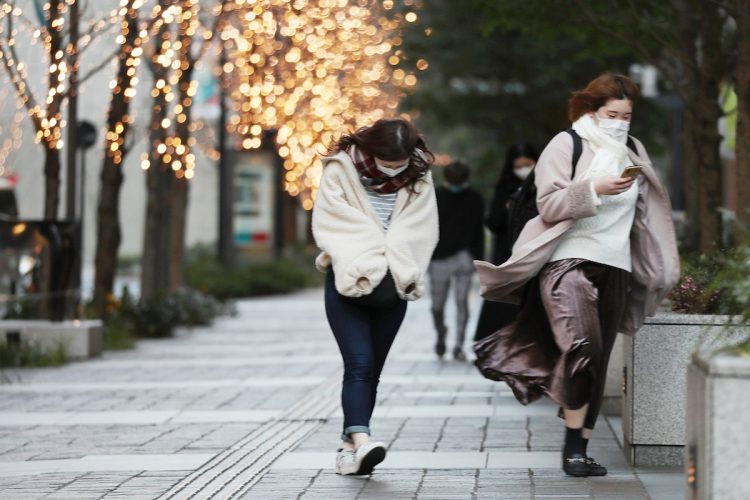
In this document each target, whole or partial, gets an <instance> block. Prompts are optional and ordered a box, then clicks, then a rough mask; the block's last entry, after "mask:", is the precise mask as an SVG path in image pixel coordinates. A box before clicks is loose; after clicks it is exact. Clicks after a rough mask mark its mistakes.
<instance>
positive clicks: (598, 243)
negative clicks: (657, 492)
mask: <svg viewBox="0 0 750 500" xmlns="http://www.w3.org/2000/svg"><path fill="white" fill-rule="evenodd" d="M638 94H639V91H638V86H637V85H636V84H635V83H634V82H633V81H632V80H631V79H630V78H628V77H626V76H622V75H613V74H603V75H601V76H599V77H598V78H596V79H594V80H592V81H591V82H589V84H588V85H587V86H586V88H584V89H583V90H580V91H577V92H574V93H573V95H572V97H571V98H570V101H569V103H568V111H569V116H570V120H571V122H573V131H574V132H575V134H571V133H566V132H561V133H560V134H558V135H557V136H555V137H554V138H553V139H552V140H551V141H550V143H549V144H548V145H547V147H546V148H545V149H544V151H543V152H542V155H541V156H540V157H539V162H538V164H537V166H536V169H535V172H534V177H535V184H536V205H537V208H538V210H539V215H538V216H536V217H535V218H533V219H531V220H529V221H528V222H527V223H526V225H525V227H524V228H523V231H522V232H521V234H520V236H519V237H518V241H517V242H516V244H515V245H514V247H513V255H512V256H511V258H510V259H508V260H507V261H506V262H505V263H504V264H502V265H500V266H494V265H492V264H490V263H487V262H477V263H475V264H476V266H477V270H478V271H479V279H480V282H481V285H482V288H481V292H482V295H483V296H484V297H485V298H486V299H488V300H505V301H508V300H516V301H517V300H519V299H521V297H523V305H522V308H521V311H520V313H519V315H518V317H517V319H516V321H514V322H513V323H511V324H510V325H508V326H507V327H506V328H503V329H502V330H500V331H498V332H496V333H495V334H493V335H491V336H490V337H488V338H486V339H485V340H482V341H481V342H479V343H477V344H476V345H475V352H476V353H477V367H478V368H479V369H480V371H481V372H482V373H483V374H484V375H485V376H487V377H489V378H492V379H493V380H504V381H506V382H507V383H508V385H509V386H510V387H511V388H512V390H513V393H514V395H515V396H516V398H517V399H518V400H519V401H520V402H521V403H523V404H528V403H529V402H531V401H533V400H535V399H537V398H538V397H540V396H541V395H546V396H548V397H549V398H550V399H552V400H553V401H555V402H556V403H557V404H559V405H560V406H561V408H562V412H561V413H562V414H563V416H564V418H565V444H564V447H563V452H562V468H563V470H564V471H565V473H566V474H568V475H571V476H603V475H605V474H606V473H607V469H606V468H605V467H603V466H601V465H600V464H599V463H598V462H596V460H594V459H593V458H591V457H590V456H589V455H588V442H589V439H590V437H591V433H592V430H593V429H594V424H595V423H596V420H597V416H598V414H599V409H600V407H601V403H602V395H603V392H604V384H605V380H606V375H607V364H608V363H609V357H610V353H611V351H612V345H613V344H614V341H615V337H616V335H617V333H618V332H620V333H623V334H626V335H634V334H635V333H636V332H637V330H638V329H639V328H640V327H641V325H642V324H643V322H644V320H645V318H646V316H653V315H654V313H655V312H656V310H657V308H658V307H659V305H660V304H661V302H662V300H663V299H664V297H665V296H666V295H667V294H668V293H669V291H670V289H671V288H672V287H673V286H674V285H675V283H676V282H677V279H678V278H679V275H680V259H679V255H678V253H677V238H676V236H675V230H674V224H673V221H672V209H671V204H670V202H669V196H668V194H667V192H666V191H665V189H664V188H663V186H662V185H661V183H660V181H659V178H658V176H657V174H656V172H655V171H654V168H653V167H652V166H651V161H650V160H649V157H648V154H647V153H646V149H645V148H644V147H643V144H641V143H640V141H638V140H636V139H635V138H633V137H630V136H629V135H628V132H629V129H630V121H631V117H632V114H633V105H634V103H635V101H636V99H637V98H638ZM576 137H577V138H579V139H580V141H581V142H580V143H579V144H580V145H581V147H582V154H581V156H580V159H579V161H578V162H577V165H576V167H577V168H575V169H574V168H573V165H571V159H572V158H573V151H574V150H575V149H577V148H576ZM628 144H630V145H631V146H628ZM527 284H529V286H526V285H527Z"/></svg>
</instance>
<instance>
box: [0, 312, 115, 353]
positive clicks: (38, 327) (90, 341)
mask: <svg viewBox="0 0 750 500" xmlns="http://www.w3.org/2000/svg"><path fill="white" fill-rule="evenodd" d="M5 342H9V343H10V342H30V343H34V344H36V345H38V346H40V347H41V348H42V349H44V350H48V351H49V350H54V349H56V348H57V347H58V346H60V345H62V346H64V347H65V352H66V354H67V356H68V359H86V358H91V357H94V356H99V355H100V354H101V353H102V350H103V347H104V328H103V327H102V322H101V320H98V319H97V320H87V321H60V322H54V321H45V320H20V319H19V320H2V321H0V343H5Z"/></svg>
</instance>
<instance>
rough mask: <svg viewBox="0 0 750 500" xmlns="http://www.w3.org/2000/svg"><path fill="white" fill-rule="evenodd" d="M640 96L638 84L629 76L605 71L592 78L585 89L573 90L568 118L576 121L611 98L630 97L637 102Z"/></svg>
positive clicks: (633, 101) (632, 101)
mask: <svg viewBox="0 0 750 500" xmlns="http://www.w3.org/2000/svg"><path fill="white" fill-rule="evenodd" d="M639 96H640V91H639V90H638V85H636V83H635V82H634V81H633V80H631V79H630V78H628V77H627V76H624V75H614V74H612V73H604V74H603V75H599V76H598V77H596V78H595V79H593V80H591V81H590V82H589V84H588V85H586V88H584V89H583V90H579V91H577V92H573V95H572V96H571V97H570V100H569V101H568V118H570V121H571V122H574V121H576V120H577V119H579V118H580V117H581V116H583V115H585V114H586V113H591V112H594V111H596V110H597V109H599V108H601V107H602V106H604V105H605V104H607V101H609V100H610V99H630V102H631V103H635V101H636V99H638V97H639Z"/></svg>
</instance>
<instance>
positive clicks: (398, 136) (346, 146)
mask: <svg viewBox="0 0 750 500" xmlns="http://www.w3.org/2000/svg"><path fill="white" fill-rule="evenodd" d="M433 161H434V156H433V155H432V153H430V151H429V150H428V149H427V145H426V144H425V141H424V139H423V138H422V137H421V136H420V134H419V132H418V131H417V129H416V127H415V126H414V125H413V124H412V123H411V122H409V121H407V120H404V119H400V118H395V119H382V120H378V121H376V122H375V123H374V124H372V125H371V126H369V127H364V128H361V129H359V130H357V131H356V132H354V133H352V134H348V135H344V136H342V137H341V138H340V139H339V140H338V141H337V142H336V143H335V144H334V145H333V146H332V147H331V148H330V150H329V152H328V156H326V157H325V158H323V176H322V178H321V180H320V188H319V191H318V194H317V198H316V201H315V206H314V208H313V214H312V231H313V236H314V238H315V242H316V244H317V245H318V247H319V248H320V250H321V253H320V254H319V255H318V257H317V259H316V262H315V263H316V267H317V268H318V269H319V270H321V271H323V272H325V273H326V283H325V308H326V316H327V318H328V323H329V325H330V326H331V330H332V331H333V335H334V337H335V338H336V342H337V344H338V347H339V350H340V352H341V357H342V358H343V362H344V380H343V387H342V393H341V403H342V407H343V413H344V426H343V433H342V443H341V445H340V447H339V449H338V453H337V456H336V472H337V473H338V474H357V475H364V474H370V473H371V472H372V470H373V468H374V467H375V466H376V465H377V464H378V463H380V462H382V461H383V460H384V459H385V455H386V448H385V445H384V444H383V443H380V442H373V441H371V440H370V418H371V417H372V412H373V409H374V406H375V401H376V394H377V387H378V382H379V380H380V373H381V372H382V370H383V366H384V364H385V361H386V357H387V356H388V351H389V350H390V348H391V344H392V343H393V341H394V339H395V337H396V334H397V333H398V330H399V328H400V326H401V322H402V321H403V319H404V315H405V314H406V304H407V301H411V300H416V299H418V298H420V297H421V296H422V294H423V292H424V286H425V274H426V272H427V267H428V265H429V263H430V257H431V256H432V251H433V249H434V248H435V245H436V244H437V239H438V214H437V205H436V202H435V190H434V187H433V183H432V175H431V172H430V167H431V165H432V163H433Z"/></svg>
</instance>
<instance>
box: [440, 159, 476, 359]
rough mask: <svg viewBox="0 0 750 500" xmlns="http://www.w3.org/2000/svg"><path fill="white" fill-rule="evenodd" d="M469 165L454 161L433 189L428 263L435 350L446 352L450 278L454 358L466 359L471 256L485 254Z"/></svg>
mask: <svg viewBox="0 0 750 500" xmlns="http://www.w3.org/2000/svg"><path fill="white" fill-rule="evenodd" d="M469 175H470V174H469V167H468V166H467V165H466V164H465V163H462V162H453V163H451V164H450V165H448V166H447V167H445V170H444V171H443V177H444V178H445V183H444V184H443V185H442V186H440V187H439V188H437V189H436V190H435V196H436V198H437V207H438V214H439V217H438V218H439V220H440V238H439V239H438V244H437V247H435V252H434V253H433V254H432V262H431V263H430V268H429V274H430V295H431V297H432V318H433V321H434V323H435V329H436V330H437V343H436V344H435V353H436V354H437V355H438V356H439V357H443V355H444V354H445V341H446V336H447V333H448V328H447V327H446V326H445V302H446V300H447V299H448V291H449V289H450V286H451V282H453V295H454V297H455V301H456V343H455V345H454V347H453V358H454V359H456V360H457V361H466V355H465V354H464V338H465V336H466V323H467V322H468V321H469V290H470V288H471V279H472V277H473V276H474V262H473V261H474V259H482V258H483V255H484V227H483V225H482V219H483V217H484V202H483V201H482V195H480V194H479V193H478V192H477V191H476V190H474V189H472V188H471V187H469V184H468V183H469Z"/></svg>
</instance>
